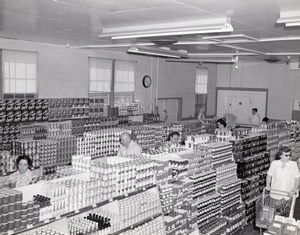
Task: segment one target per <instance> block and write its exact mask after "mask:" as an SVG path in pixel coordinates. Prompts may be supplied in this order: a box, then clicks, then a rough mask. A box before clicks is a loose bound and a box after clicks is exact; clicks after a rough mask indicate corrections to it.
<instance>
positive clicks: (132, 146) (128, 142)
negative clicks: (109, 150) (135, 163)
mask: <svg viewBox="0 0 300 235" xmlns="http://www.w3.org/2000/svg"><path fill="white" fill-rule="evenodd" d="M120 143H121V145H120V148H119V151H118V154H117V156H118V157H125V156H128V155H136V156H139V155H141V153H142V147H141V146H140V145H139V144H138V143H136V142H134V141H133V140H132V137H131V135H130V134H129V133H128V132H124V133H122V134H121V135H120Z"/></svg>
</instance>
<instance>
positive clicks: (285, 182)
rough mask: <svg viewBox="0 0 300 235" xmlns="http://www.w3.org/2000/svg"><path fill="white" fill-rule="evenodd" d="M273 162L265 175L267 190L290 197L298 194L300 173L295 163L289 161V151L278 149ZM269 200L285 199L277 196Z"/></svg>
mask: <svg viewBox="0 0 300 235" xmlns="http://www.w3.org/2000/svg"><path fill="white" fill-rule="evenodd" d="M276 157H277V158H279V160H275V161H273V162H272V163H271V166H270V169H269V171H268V174H267V185H266V186H267V187H266V189H267V190H270V189H271V190H272V189H274V190H280V191H285V192H287V193H288V195H289V196H290V197H292V196H293V195H294V194H295V193H297V192H298V187H299V179H300V173H299V168H298V166H297V163H296V162H294V161H291V149H290V148H289V147H286V146H282V147H280V148H279V149H278V152H277V154H276ZM270 196H271V198H273V199H276V200H280V199H282V198H284V199H285V200H288V198H287V197H282V196H281V197H280V196H277V195H272V194H271V195H270Z"/></svg>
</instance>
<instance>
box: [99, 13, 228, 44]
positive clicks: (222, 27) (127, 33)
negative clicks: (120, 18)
mask: <svg viewBox="0 0 300 235" xmlns="http://www.w3.org/2000/svg"><path fill="white" fill-rule="evenodd" d="M232 31H233V28H232V25H231V24H230V19H229V18H227V17H219V18H213V19H202V20H195V21H180V22H169V23H160V24H148V25H136V26H126V27H119V28H106V29H105V28H104V29H103V30H102V33H101V34H100V35H99V37H100V38H101V37H111V38H112V39H127V38H140V37H157V36H174V35H189V34H201V33H218V32H232Z"/></svg>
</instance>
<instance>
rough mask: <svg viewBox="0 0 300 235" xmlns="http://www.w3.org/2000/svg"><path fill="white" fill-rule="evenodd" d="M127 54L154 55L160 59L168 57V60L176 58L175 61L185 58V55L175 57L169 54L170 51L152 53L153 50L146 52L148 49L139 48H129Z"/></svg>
mask: <svg viewBox="0 0 300 235" xmlns="http://www.w3.org/2000/svg"><path fill="white" fill-rule="evenodd" d="M127 53H130V54H140V55H153V56H158V57H166V58H174V59H180V58H181V57H183V56H185V55H184V54H182V55H180V54H178V55H175V54H172V53H171V52H170V53H168V51H166V52H163V51H151V50H146V49H140V48H137V47H132V48H129V49H128V51H127Z"/></svg>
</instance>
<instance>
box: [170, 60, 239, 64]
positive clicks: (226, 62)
mask: <svg viewBox="0 0 300 235" xmlns="http://www.w3.org/2000/svg"><path fill="white" fill-rule="evenodd" d="M167 62H182V63H222V64H233V63H234V62H235V61H233V60H232V59H230V60H218V59H215V60H213V59H212V60H207V59H176V60H175V59H167Z"/></svg>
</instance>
